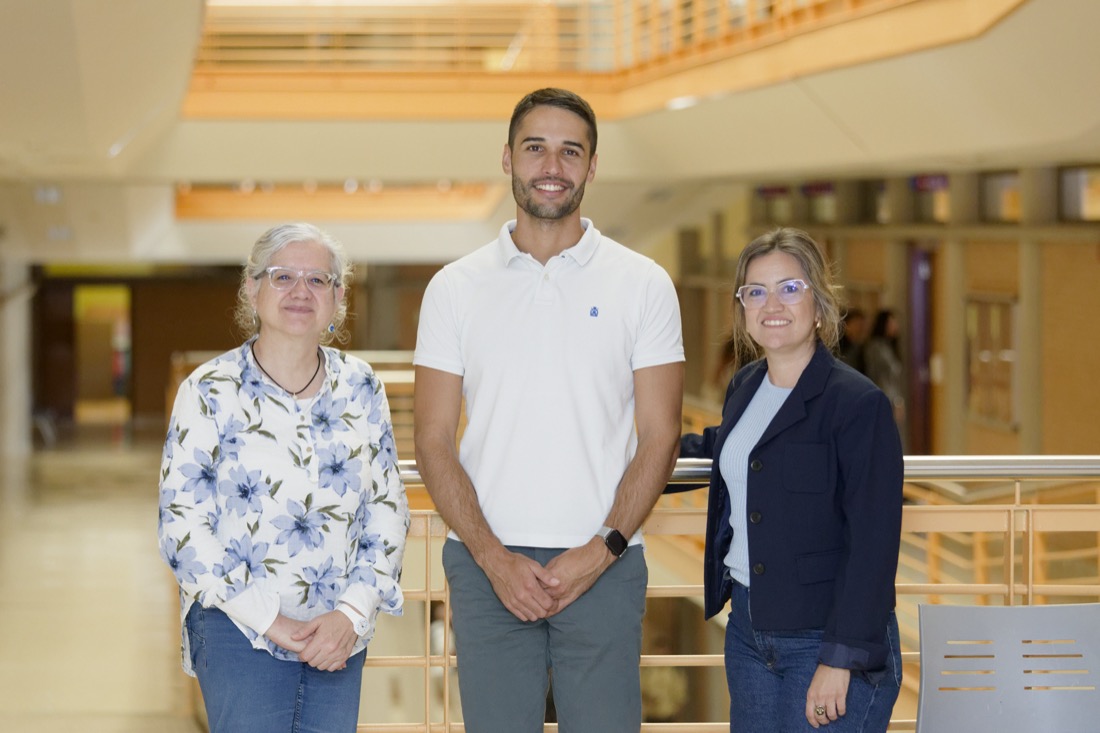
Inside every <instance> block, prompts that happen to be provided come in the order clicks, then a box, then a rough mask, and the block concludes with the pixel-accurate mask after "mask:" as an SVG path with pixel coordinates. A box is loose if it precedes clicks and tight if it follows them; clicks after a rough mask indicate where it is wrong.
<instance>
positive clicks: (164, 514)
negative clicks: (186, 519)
mask: <svg viewBox="0 0 1100 733" xmlns="http://www.w3.org/2000/svg"><path fill="white" fill-rule="evenodd" d="M175 500H176V492H175V490H174V489H161V490H160V523H161V524H168V523H169V522H173V521H175V519H176V516H175V513H174V512H173V511H172V504H173V503H174V502H175Z"/></svg>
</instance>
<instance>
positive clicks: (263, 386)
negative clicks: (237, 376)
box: [240, 357, 279, 402]
mask: <svg viewBox="0 0 1100 733" xmlns="http://www.w3.org/2000/svg"><path fill="white" fill-rule="evenodd" d="M240 364H241V392H243V393H245V394H246V395H248V399H250V400H252V401H253V402H256V401H257V400H259V399H260V398H262V397H264V396H265V395H278V394H279V390H278V389H277V388H275V387H274V386H273V385H271V384H268V383H267V382H266V381H265V380H264V378H263V375H262V374H260V372H259V370H258V369H256V368H254V367H253V366H252V364H251V362H249V361H248V358H247V357H242V359H241V362H240Z"/></svg>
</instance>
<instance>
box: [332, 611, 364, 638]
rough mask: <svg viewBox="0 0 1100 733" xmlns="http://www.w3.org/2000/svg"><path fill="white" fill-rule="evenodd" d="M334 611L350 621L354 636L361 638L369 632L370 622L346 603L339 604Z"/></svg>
mask: <svg viewBox="0 0 1100 733" xmlns="http://www.w3.org/2000/svg"><path fill="white" fill-rule="evenodd" d="M336 610H337V611H339V612H340V613H342V614H344V615H345V616H347V617H348V619H349V620H350V621H351V625H352V627H353V628H354V629H355V635H356V636H363V635H364V634H366V633H367V632H368V631H370V620H369V619H368V618H367V617H366V616H364V615H363V614H361V613H359V612H358V611H356V610H355V609H354V608H352V607H351V606H349V605H348V604H346V603H341V604H340V605H338V606H337V607H336Z"/></svg>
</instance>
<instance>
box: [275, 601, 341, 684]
mask: <svg viewBox="0 0 1100 733" xmlns="http://www.w3.org/2000/svg"><path fill="white" fill-rule="evenodd" d="M264 636H266V637H267V638H268V639H270V640H271V641H273V642H275V643H276V644H278V645H279V646H281V647H282V648H283V649H286V650H287V651H290V652H294V653H296V654H297V655H298V658H299V659H300V660H302V661H303V662H305V663H306V664H308V665H309V666H311V667H313V668H314V669H319V670H321V671H322V672H335V671H337V670H341V669H344V668H345V667H346V666H347V662H348V657H350V656H351V650H352V649H353V648H354V647H355V642H356V641H357V640H358V638H359V637H358V636H357V635H356V634H355V628H354V627H353V626H352V623H351V620H350V619H348V617H347V616H345V615H344V614H342V613H340V612H339V611H329V612H328V613H325V614H322V615H320V616H318V617H317V618H315V619H313V620H312V621H296V620H294V619H292V618H289V617H287V616H284V615H282V614H281V613H280V614H279V615H278V616H276V617H275V622H274V623H273V624H271V627H270V628H269V629H268V630H267V632H265V633H264Z"/></svg>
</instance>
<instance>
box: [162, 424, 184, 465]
mask: <svg viewBox="0 0 1100 733" xmlns="http://www.w3.org/2000/svg"><path fill="white" fill-rule="evenodd" d="M179 442H180V426H179V423H178V422H176V416H175V415H173V416H172V419H171V420H170V421H169V423H168V437H166V438H165V439H164V458H165V460H167V461H171V460H172V456H173V455H174V453H175V449H176V445H177V444H178V443H179Z"/></svg>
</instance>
